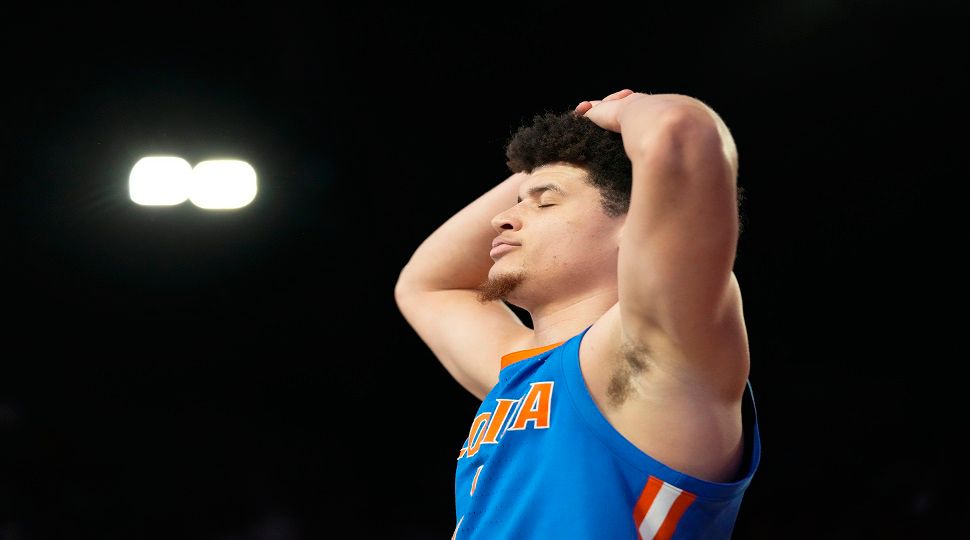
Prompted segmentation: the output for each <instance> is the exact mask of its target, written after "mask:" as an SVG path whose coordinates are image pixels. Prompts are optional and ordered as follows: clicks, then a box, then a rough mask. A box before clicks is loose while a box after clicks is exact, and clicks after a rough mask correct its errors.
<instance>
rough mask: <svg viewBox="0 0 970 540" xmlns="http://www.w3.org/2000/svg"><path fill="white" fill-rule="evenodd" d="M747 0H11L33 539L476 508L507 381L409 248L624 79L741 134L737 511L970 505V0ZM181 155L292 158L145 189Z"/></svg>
mask: <svg viewBox="0 0 970 540" xmlns="http://www.w3.org/2000/svg"><path fill="white" fill-rule="evenodd" d="M723 4H724V5H718V6H715V7H713V8H712V7H711V6H708V5H705V4H702V3H696V2H695V3H677V4H676V6H673V5H665V4H649V3H646V4H645V3H637V4H630V5H625V6H624V5H616V4H597V5H593V4H587V5H576V6H567V5H563V4H559V3H553V2H541V3H530V4H527V5H511V4H510V5H507V6H500V5H497V4H490V5H488V6H487V7H485V4H468V5H461V6H458V5H454V6H450V7H448V6H441V7H437V8H431V7H422V8H415V7H403V6H386V5H376V4H355V5H354V6H353V7H350V6H348V5H328V4H317V5H314V6H308V7H305V8H303V9H302V10H300V9H295V8H293V7H292V6H284V5H277V4H271V3H266V4H263V5H258V6H248V5H242V4H230V3H224V4H208V5H205V6H201V7H200V6H199V5H196V4H173V5H165V6H163V5H140V6H139V7H138V8H132V7H130V6H129V7H125V6H123V5H122V6H115V7H110V8H109V7H90V6H89V7H83V8H81V7H70V8H54V7H48V8H45V9H43V10H40V9H38V10H29V9H24V8H19V9H8V11H7V12H6V14H5V17H4V18H3V19H2V22H0V28H2V30H3V36H2V44H3V55H4V63H3V69H4V71H5V73H6V76H5V79H6V82H5V83H4V96H5V99H4V105H5V107H4V108H5V113H4V124H5V126H6V129H5V130H3V148H4V154H5V156H6V157H5V159H4V163H5V165H7V167H5V168H7V174H6V175H5V178H4V179H3V185H4V188H5V189H4V196H3V200H2V205H3V206H2V210H3V220H4V223H5V232H6V233H7V234H5V240H6V242H5V243H6V247H7V249H6V256H5V260H4V264H3V268H4V269H3V274H2V275H0V277H2V278H3V283H4V285H5V287H4V289H5V295H4V314H5V317H4V318H3V322H2V328H3V334H2V337H3V341H4V344H5V346H4V347H3V351H4V352H3V357H4V359H3V360H2V363H0V467H2V468H0V538H3V539H4V540H22V539H38V540H47V539H61V538H65V539H66V538H71V539H89V538H90V539H115V538H118V539H122V538H124V539H129V540H132V539H140V538H145V539H148V538H151V539H156V538H159V539H160V538H184V539H196V538H198V539H239V540H243V539H245V540H251V539H252V540H255V539H260V540H262V539H266V540H269V539H311V538H331V537H346V538H371V537H374V538H376V537H381V538H408V539H412V538H413V539H424V538H429V539H430V538H448V537H450V535H451V532H452V530H453V529H454V521H455V519H454V518H455V516H454V502H453V493H454V488H453V474H454V466H455V461H454V458H455V455H456V453H457V450H458V449H459V447H460V445H461V442H462V440H463V439H464V438H465V436H466V435H467V428H468V424H469V422H470V420H471V418H472V417H473V416H474V413H475V410H476V409H477V405H478V404H477V402H476V401H475V399H474V398H473V397H472V396H471V395H469V394H467V393H466V392H465V391H464V390H463V389H461V388H460V387H459V386H458V384H457V383H455V382H454V381H453V380H452V379H451V378H450V377H449V376H448V374H447V373H446V372H445V371H444V369H443V368H442V367H441V366H440V365H439V364H438V363H437V361H436V360H435V359H434V357H433V356H432V355H431V353H430V351H429V350H428V349H427V348H426V347H425V346H424V344H423V343H422V342H421V341H420V340H419V338H418V337H417V336H416V334H415V333H414V332H413V331H412V330H411V328H410V327H409V326H408V325H407V324H406V322H405V321H404V319H403V318H402V316H401V315H400V314H399V312H398V311H397V309H396V306H395V304H394V301H393V294H392V291H393V286H394V282H395V279H396V277H397V274H398V272H399V271H400V269H401V267H402V266H403V265H404V264H405V263H406V262H407V260H408V257H409V256H410V254H411V252H412V251H413V250H414V248H416V247H417V245H418V244H419V243H420V242H421V241H422V240H423V239H424V238H425V237H426V236H427V235H428V234H430V233H431V231H433V230H434V228H435V227H437V226H438V225H439V224H441V223H442V222H443V221H444V220H445V219H447V218H448V217H449V216H450V215H452V214H453V213H455V212H456V211H458V210H459V209H461V208H462V207H463V206H464V205H465V204H467V203H468V202H471V200H473V199H474V198H476V197H477V196H479V195H480V194H481V193H483V192H484V191H486V190H487V189H489V188H490V187H492V186H493V185H495V184H496V183H497V182H498V181H500V180H502V179H504V178H505V177H506V176H507V171H506V169H505V165H504V144H505V142H506V141H507V139H508V137H509V136H510V135H511V133H512V132H513V131H514V130H515V128H517V127H518V125H519V124H521V123H523V122H525V121H528V119H530V118H531V116H532V115H533V114H536V113H539V112H542V111H545V110H553V111H561V110H564V109H566V108H571V107H573V106H575V104H576V103H578V102H579V101H581V100H584V99H598V98H600V97H602V96H604V95H606V94H609V93H611V92H613V91H616V90H619V89H621V88H633V89H635V90H640V91H645V92H650V93H662V92H676V93H683V94H688V95H692V96H695V97H698V98H700V99H702V100H704V101H705V102H707V103H708V104H709V105H711V106H712V107H713V108H714V109H715V110H717V111H718V112H719V113H720V115H721V116H722V118H723V119H724V120H725V122H726V123H727V124H728V126H729V127H730V128H731V130H732V133H733V135H734V138H735V140H736V142H737V144H738V150H739V154H740V162H741V167H740V175H739V179H738V182H739V183H740V184H741V185H742V186H744V187H745V190H746V199H745V202H744V205H743V214H744V220H745V231H744V233H743V234H742V237H741V240H740V250H739V255H738V259H737V262H736V266H735V273H736V274H737V276H738V278H739V280H740V282H741V286H742V290H743V293H744V299H745V313H746V320H747V326H748V331H749V340H750V346H751V353H752V372H751V381H752V384H753V386H754V389H755V393H756V397H757V398H758V407H759V414H760V422H761V429H762V440H763V444H764V454H763V459H762V465H761V469H760V470H759V472H758V474H757V475H756V477H755V479H754V481H753V483H752V484H751V487H750V488H749V491H748V494H747V496H746V498H745V500H744V503H743V505H742V510H741V513H740V515H739V518H738V523H737V527H736V531H735V538H739V539H778V538H831V539H848V538H958V537H964V538H965V537H970V525H968V524H967V521H966V519H964V516H965V515H967V514H968V513H970V512H968V510H967V509H968V508H970V497H968V496H967V495H966V491H965V490H964V489H963V485H962V484H963V483H964V482H965V478H966V474H965V472H964V471H963V470H962V467H961V461H962V458H963V456H964V455H965V454H964V452H965V450H964V448H961V447H960V446H958V445H957V443H956V442H955V440H956V438H957V437H960V436H962V435H963V433H962V432H964V431H965V428H966V420H965V419H964V418H963V415H962V414H961V413H960V408H959V407H960V405H959V404H958V403H957V401H958V400H957V394H956V393H953V392H951V391H949V388H950V385H949V384H945V382H946V381H954V379H955V378H956V375H955V374H954V373H955V372H954V369H956V368H957V367H958V366H959V364H960V363H961V362H960V358H961V355H960V354H959V353H958V352H957V350H956V347H954V348H953V349H954V350H944V349H945V347H944V344H946V343H948V342H950V341H951V340H952V338H953V337H955V336H957V335H958V334H954V333H952V331H950V330H947V329H946V321H947V320H949V319H948V318H947V317H945V316H943V315H942V314H943V313H945V309H946V308H949V307H950V306H951V305H958V304H956V298H955V297H954V294H955V291H953V290H951V287H950V286H949V285H948V281H947V275H948V273H947V272H946V269H947V268H949V266H950V264H951V261H952V260H953V259H955V258H956V256H957V253H958V252H959V248H960V244H958V243H956V242H949V241H944V238H945V236H944V233H946V232H949V231H948V230H947V229H946V228H944V227H943V226H942V225H937V223H940V221H938V218H944V217H949V214H947V213H945V212H944V211H943V210H942V209H943V206H944V204H945V203H946V202H948V201H950V200H952V199H953V198H954V197H955V196H954V193H956V189H957V188H956V187H955V186H957V185H959V184H962V183H964V181H965V178H966V176H965V172H964V171H965V169H963V168H962V166H960V165H958V163H957V161H958V156H959V152H960V151H962V146H963V145H964V143H963V142H959V141H961V140H963V141H965V140H966V135H965V132H966V124H965V123H962V124H961V123H959V122H958V121H957V120H956V116H955V110H956V107H957V103H958V102H959V100H961V99H963V94H961V93H959V92H958V91H957V89H956V88H955V87H954V86H952V85H953V82H954V81H955V77H956V75H957V74H959V73H960V72H961V71H965V70H966V57H965V55H964V52H962V51H961V50H960V49H958V46H962V43H963V39H962V37H961V32H963V30H961V29H960V28H958V26H957V17H956V13H955V9H954V8H955V7H956V4H957V3H956V2H949V3H925V2H923V3H917V2H835V1H814V0H799V1H796V2H767V1H765V2H748V3H744V4H741V3H735V2H727V3H723ZM954 130H955V132H956V134H955V135H954V134H952V133H954ZM960 133H962V135H960ZM162 153H164V154H174V155H179V156H181V157H183V158H185V159H187V160H188V161H189V162H190V163H192V164H195V163H197V162H198V161H201V160H203V159H208V158H210V157H238V158H241V159H245V160H247V161H249V162H250V163H251V164H253V166H254V167H255V168H256V170H257V172H258V174H259V181H260V184H259V189H260V192H259V194H258V196H257V198H256V200H255V201H254V202H253V204H252V205H250V206H249V207H246V208H244V209H241V210H238V211H233V212H222V213H213V212H205V211H202V210H200V209H198V208H195V207H194V206H192V205H191V204H189V203H186V204H184V205H181V206H178V207H174V208H166V209H158V208H154V209H152V208H144V207H138V206H136V205H134V204H133V203H131V202H130V201H129V200H128V198H127V175H128V172H129V171H130V169H131V167H132V165H134V163H135V162H136V161H137V160H138V159H139V158H140V157H142V156H144V155H151V154H162ZM961 178H962V179H963V180H961ZM941 306H942V307H941ZM964 356H965V355H964ZM954 386H955V385H954ZM338 531H342V532H338Z"/></svg>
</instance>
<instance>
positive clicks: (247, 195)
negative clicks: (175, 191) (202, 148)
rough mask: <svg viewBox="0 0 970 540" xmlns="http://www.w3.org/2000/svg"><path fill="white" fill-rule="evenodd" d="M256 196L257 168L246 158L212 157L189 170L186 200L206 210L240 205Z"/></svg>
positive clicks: (239, 206)
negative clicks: (189, 186) (189, 180)
mask: <svg viewBox="0 0 970 540" xmlns="http://www.w3.org/2000/svg"><path fill="white" fill-rule="evenodd" d="M255 198H256V171H255V170H254V169H253V167H252V166H251V165H250V164H249V163H246V162H245V161H240V160H235V159H212V160H207V161H202V162H200V163H199V164H198V165H196V166H195V168H194V169H193V170H192V188H191V191H190V193H189V200H190V201H192V204H194V205H196V206H198V207H200V208H205V209H207V210H231V209H235V208H241V207H243V206H246V205H247V204H249V203H251V202H252V201H253V199H255Z"/></svg>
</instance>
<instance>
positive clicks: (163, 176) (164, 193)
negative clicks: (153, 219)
mask: <svg viewBox="0 0 970 540" xmlns="http://www.w3.org/2000/svg"><path fill="white" fill-rule="evenodd" d="M192 177H193V171H192V166H191V165H189V162H188V161H185V160H184V159H182V158H180V157H176V156H149V157H143V158H141V159H140V160H138V163H135V166H134V167H132V168H131V174H129V175H128V196H129V197H130V198H131V200H132V201H134V202H135V203H137V204H140V205H144V206H172V205H176V204H181V203H183V202H185V200H186V199H188V198H189V194H190V192H191V185H192V183H193V178H192Z"/></svg>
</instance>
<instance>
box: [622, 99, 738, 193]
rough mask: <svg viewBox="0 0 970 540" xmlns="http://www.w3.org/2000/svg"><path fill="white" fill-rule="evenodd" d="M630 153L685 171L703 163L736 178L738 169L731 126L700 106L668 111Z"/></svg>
mask: <svg viewBox="0 0 970 540" xmlns="http://www.w3.org/2000/svg"><path fill="white" fill-rule="evenodd" d="M630 153H631V160H634V161H635V160H640V161H642V162H649V163H651V164H652V165H653V166H657V165H660V166H663V168H665V169H667V170H680V171H685V170H688V169H691V168H693V167H696V166H697V164H703V165H704V167H705V168H710V167H713V168H715V169H719V170H720V171H721V173H722V174H715V176H727V175H728V173H730V176H731V177H732V178H733V177H734V175H735V174H736V171H737V153H736V151H735V150H734V142H733V140H731V138H730V133H728V132H727V128H726V127H723V124H722V123H720V122H718V121H716V118H715V117H712V116H711V115H710V114H707V113H705V112H703V111H701V110H699V109H698V108H696V107H690V106H681V107H676V108H672V109H671V110H669V111H666V112H664V114H663V115H662V116H661V117H659V118H657V120H656V124H655V127H654V129H653V130H651V131H650V132H649V133H648V134H646V135H645V136H643V137H641V138H640V139H639V140H638V141H637V142H636V143H635V146H634V148H633V149H632V152H630ZM709 172H715V171H712V170H710V169H709Z"/></svg>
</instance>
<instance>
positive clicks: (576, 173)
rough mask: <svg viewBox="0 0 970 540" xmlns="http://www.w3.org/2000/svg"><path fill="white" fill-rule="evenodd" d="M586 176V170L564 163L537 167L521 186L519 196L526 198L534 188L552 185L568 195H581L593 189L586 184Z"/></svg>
mask: <svg viewBox="0 0 970 540" xmlns="http://www.w3.org/2000/svg"><path fill="white" fill-rule="evenodd" d="M586 176H587V175H586V171H585V170H584V169H582V168H580V167H576V166H575V165H568V164H564V163H555V164H550V165H543V166H542V167H536V168H535V169H533V171H532V173H531V174H529V175H528V176H527V177H526V178H525V180H523V181H522V185H521V186H519V196H520V197H526V196H528V195H529V192H530V190H532V189H533V188H537V187H541V186H547V185H550V184H551V185H553V186H557V187H559V188H561V189H562V190H563V191H564V192H566V194H567V195H571V194H574V193H580V192H583V191H585V190H586V189H589V188H592V186H590V185H589V184H588V183H587V182H586Z"/></svg>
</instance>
